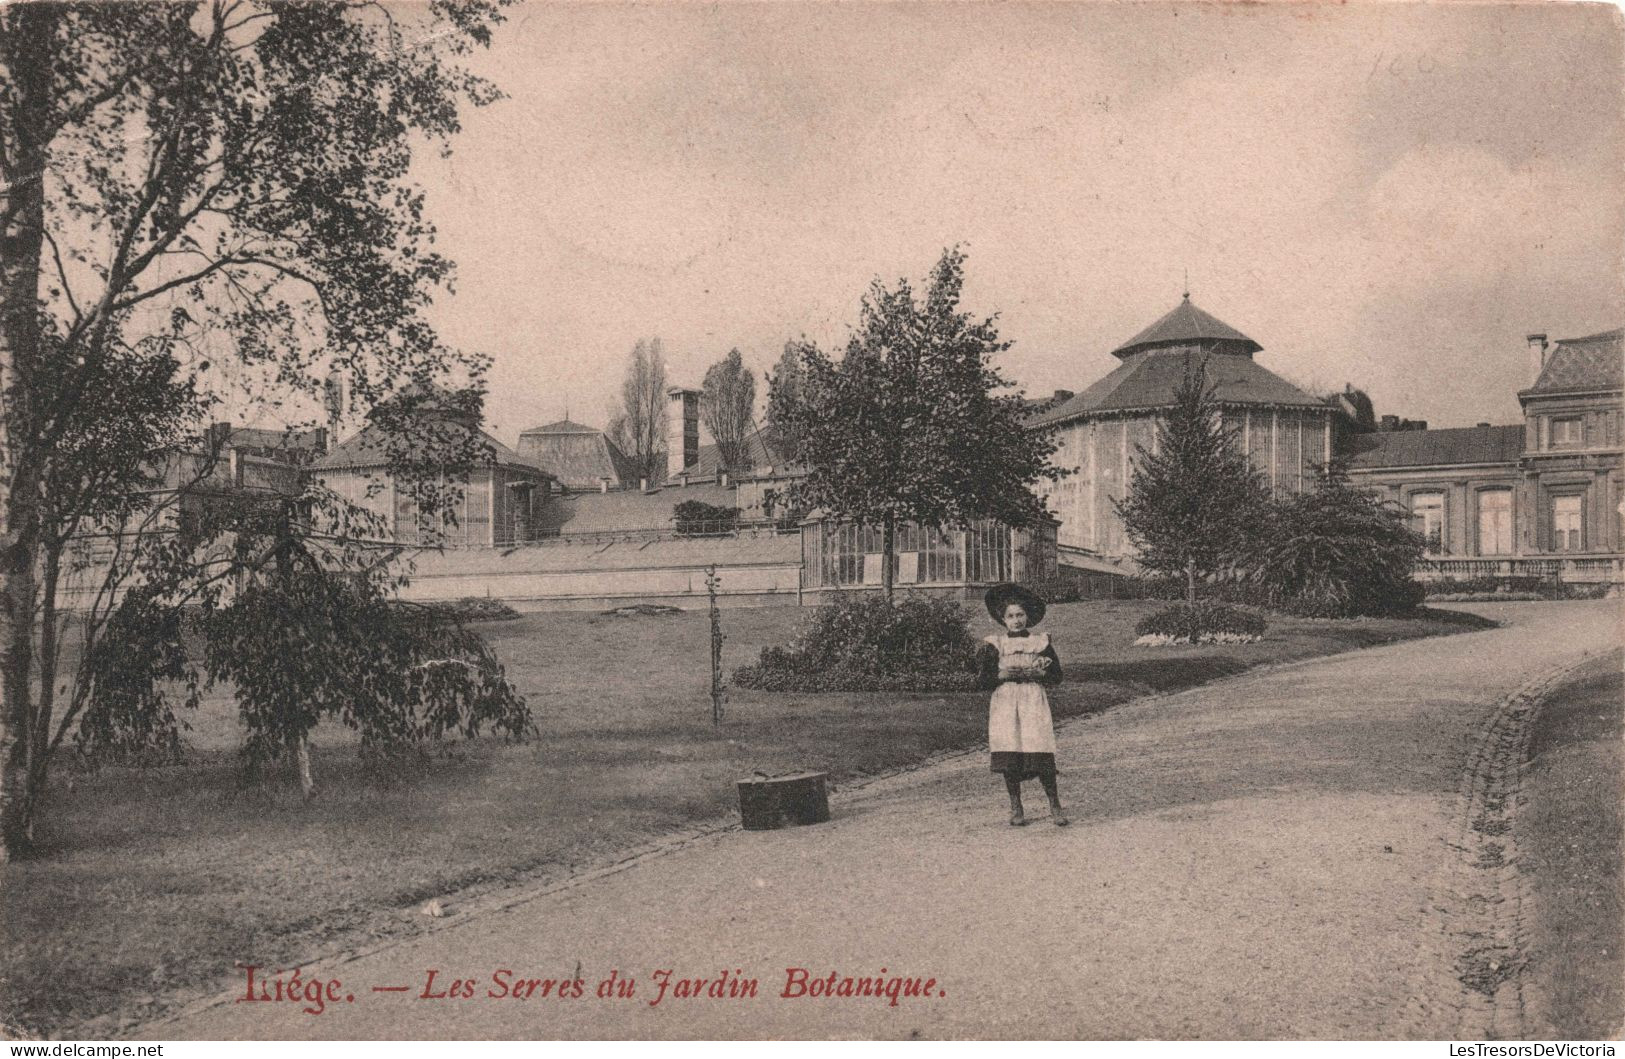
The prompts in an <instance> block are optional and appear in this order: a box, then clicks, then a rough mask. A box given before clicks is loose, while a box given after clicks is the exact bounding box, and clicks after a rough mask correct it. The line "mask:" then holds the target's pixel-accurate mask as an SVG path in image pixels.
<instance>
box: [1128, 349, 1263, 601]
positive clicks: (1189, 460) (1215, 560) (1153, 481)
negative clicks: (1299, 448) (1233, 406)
mask: <svg viewBox="0 0 1625 1059" xmlns="http://www.w3.org/2000/svg"><path fill="white" fill-rule="evenodd" d="M1235 434H1236V432H1235V430H1234V429H1233V428H1231V427H1227V426H1226V425H1225V424H1224V421H1223V419H1222V417H1221V416H1220V414H1219V406H1218V403H1217V402H1216V401H1215V399H1214V395H1213V390H1212V388H1211V387H1210V386H1209V385H1208V382H1207V361H1206V360H1205V359H1199V358H1195V357H1192V358H1189V359H1187V361H1186V363H1185V374H1184V378H1183V379H1182V380H1181V382H1180V385H1179V389H1178V391H1177V392H1176V394H1175V398H1174V406H1173V407H1172V408H1171V409H1169V410H1168V411H1167V412H1166V413H1165V414H1164V415H1163V416H1162V418H1161V419H1159V420H1158V422H1157V428H1156V441H1155V443H1154V444H1153V445H1152V447H1151V448H1150V449H1149V450H1147V449H1146V448H1145V446H1143V445H1137V446H1135V460H1134V471H1133V474H1132V476H1131V477H1130V480H1129V487H1128V494H1127V495H1126V496H1125V497H1124V498H1123V499H1121V500H1118V501H1115V504H1116V507H1117V513H1118V515H1119V516H1120V517H1121V518H1122V519H1123V527H1124V529H1125V530H1127V532H1128V536H1129V540H1131V541H1132V542H1133V543H1134V546H1135V548H1136V549H1138V554H1137V555H1136V556H1135V560H1136V561H1137V562H1138V563H1139V564H1140V565H1141V566H1142V567H1144V568H1145V569H1147V570H1151V571H1154V572H1156V573H1160V574H1173V575H1178V576H1182V577H1183V578H1184V579H1185V598H1186V600H1187V601H1188V602H1191V603H1194V602H1196V586H1197V582H1198V580H1199V579H1202V578H1205V577H1208V576H1211V575H1213V574H1215V573H1218V572H1219V571H1221V570H1223V569H1224V568H1226V567H1228V566H1232V565H1235V564H1236V563H1238V562H1241V561H1242V560H1244V559H1245V558H1246V557H1247V556H1248V554H1249V553H1250V551H1251V549H1252V547H1253V546H1254V544H1255V543H1256V542H1257V540H1258V539H1259V537H1260V536H1261V535H1262V534H1263V533H1264V532H1265V528H1266V527H1267V525H1268V524H1269V516H1270V506H1269V504H1270V493H1269V487H1268V486H1267V485H1266V484H1265V483H1264V481H1263V479H1262V478H1261V477H1260V476H1259V474H1258V472H1257V470H1255V469H1254V468H1253V466H1252V464H1251V463H1249V462H1248V460H1247V457H1246V455H1244V454H1243V452H1242V449H1241V446H1240V444H1238V443H1237V441H1236V436H1235Z"/></svg>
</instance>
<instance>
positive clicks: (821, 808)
mask: <svg viewBox="0 0 1625 1059" xmlns="http://www.w3.org/2000/svg"><path fill="white" fill-rule="evenodd" d="M827 779H829V773H827V772H797V773H795V774H794V775H791V776H768V775H767V774H765V773H761V772H758V773H757V774H756V777H755V778H754V779H748V780H740V781H739V816H740V818H741V819H743V820H744V822H745V830H747V831H770V830H772V829H773V828H776V827H797V826H800V825H802V824H821V823H823V822H824V821H825V820H828V819H829V794H828V792H827V791H826V790H825V789H824V781H825V780H827Z"/></svg>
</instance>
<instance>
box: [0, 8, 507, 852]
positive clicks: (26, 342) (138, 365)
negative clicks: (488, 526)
mask: <svg viewBox="0 0 1625 1059" xmlns="http://www.w3.org/2000/svg"><path fill="white" fill-rule="evenodd" d="M498 8H499V3H497V2H492V0H433V2H432V3H430V4H428V5H424V6H422V7H419V8H414V9H411V10H406V9H401V10H399V11H392V10H386V9H385V7H384V6H383V5H377V4H338V3H332V4H328V3H304V4H292V3H276V4H272V3H264V2H256V0H220V2H218V3H212V4H202V3H173V4H157V3H122V4H10V5H3V6H0V432H3V437H0V670H3V672H0V676H3V688H0V698H3V699H4V702H5V714H4V718H3V727H0V748H3V750H4V754H5V757H4V760H3V761H0V770H3V772H0V839H3V842H0V857H3V856H5V855H9V854H10V853H11V852H13V851H15V850H18V849H20V848H22V847H24V846H26V845H27V844H28V842H29V840H30V836H31V834H32V829H33V824H34V812H35V807H36V806H37V805H38V804H39V793H40V791H41V790H43V786H44V782H45V775H46V771H47V763H48V761H49V759H50V757H51V754H52V753H53V752H54V750H55V748H56V746H57V745H58V743H60V741H61V735H62V733H63V732H65V731H66V730H67V728H66V722H67V721H68V719H69V718H68V715H69V714H70V713H72V712H73V710H75V709H77V708H79V707H80V706H82V705H83V704H84V702H85V701H86V700H85V694H84V693H82V692H80V691H78V690H70V691H68V692H67V694H68V697H69V700H70V701H69V702H68V704H67V705H66V706H65V707H64V708H63V709H61V711H60V712H54V709H55V704H54V703H53V697H54V696H55V695H56V694H57V689H58V688H59V687H60V686H61V685H62V684H63V681H62V680H61V679H60V677H59V674H56V673H55V672H54V671H53V667H55V666H56V664H57V663H56V659H57V657H58V655H59V653H60V634H61V632H62V625H63V623H64V622H65V621H66V619H65V618H64V617H62V616H61V615H59V614H58V613H57V610H56V606H57V601H56V598H55V595H56V593H57V591H58V588H59V585H58V583H57V582H56V580H55V578H56V577H57V575H59V574H62V573H64V571H65V570H67V568H68V567H70V566H71V567H73V572H75V573H76V574H77V575H78V576H81V577H87V578H101V581H100V583H99V584H97V585H92V586H91V590H92V591H91V595H92V596H94V597H95V600H96V602H95V603H94V605H93V607H92V610H91V612H90V613H89V614H88V615H87V616H85V617H83V618H76V619H75V620H76V621H77V622H78V630H77V632H78V637H79V641H80V643H81V645H82V650H81V658H82V659H83V660H85V664H87V665H88V664H90V663H91V660H93V659H97V658H103V657H105V656H102V655H99V654H98V653H97V651H96V646H95V641H96V639H97V637H98V636H99V635H100V631H101V628H102V626H103V625H104V624H105V623H108V622H113V625H114V631H115V633H116V634H118V635H119V636H120V637H123V636H124V634H126V633H129V632H131V631H132V628H131V624H132V621H131V618H130V615H131V614H133V613H134V612H126V611H122V610H120V608H121V607H122V606H123V604H121V603H115V602H114V601H117V600H119V599H121V598H122V599H127V598H129V597H128V596H127V594H126V593H127V590H128V589H129V588H130V587H131V586H132V585H135V584H139V583H145V581H146V579H148V578H149V577H150V576H156V581H157V582H161V583H163V584H164V585H165V586H166V589H165V591H164V592H159V591H151V592H149V593H148V594H147V597H146V600H147V602H146V604H145V605H146V606H148V607H156V608H159V609H162V608H164V607H167V606H174V605H178V604H177V603H176V602H175V600H176V599H179V598H182V597H188V598H195V593H194V592H190V590H185V591H183V590H182V588H183V586H182V584H181V582H182V581H184V580H186V579H187V578H188V577H190V578H191V579H192V580H193V581H197V582H200V583H207V584H215V583H217V582H216V581H215V579H216V578H217V577H218V576H219V575H220V573H221V571H219V570H218V569H216V568H215V567H214V565H212V564H210V563H199V562H192V563H191V564H190V573H189V574H187V573H185V571H186V570H187V567H188V562H187V561H186V560H188V559H195V558H196V555H197V553H198V552H199V549H202V548H206V547H207V546H209V544H210V542H209V541H208V539H207V538H205V537H203V536H202V535H200V534H197V533H194V532H192V531H191V530H190V528H189V529H188V533H187V534H184V535H182V538H185V539H179V540H177V538H176V536H175V535H173V534H168V532H167V530H165V529H164V528H163V527H164V526H165V525H166V523H169V522H172V521H173V520H174V515H175V505H176V503H177V498H181V497H187V496H190V495H193V490H192V488H191V487H193V486H198V485H199V484H200V483H202V482H203V481H205V480H206V479H208V478H209V477H210V476H211V475H212V473H213V467H212V466H211V461H212V457H213V456H217V455H218V451H217V450H216V451H214V452H203V453H201V457H200V458H199V454H198V453H197V452H196V451H195V450H194V451H193V452H191V453H185V454H184V456H185V458H184V459H179V460H173V461H165V460H162V459H159V458H157V456H156V453H157V452H158V451H160V450H162V449H165V448H171V447H173V446H175V445H176V444H177V440H176V439H178V438H180V437H185V436H188V435H190V436H196V435H197V434H199V433H201V431H200V427H201V425H202V424H201V416H202V413H203V410H204V409H205V408H206V407H207V405H208V401H209V399H211V398H214V397H222V398H225V397H230V398H233V399H236V400H243V401H252V400H256V399H269V401H270V403H271V404H272V405H273V406H274V407H276V408H278V409H280V410H281V411H282V414H284V415H293V416H295V417H297V416H298V415H299V414H300V413H299V411H298V409H299V408H301V407H304V408H309V409H313V408H316V407H319V406H320V397H321V394H322V387H323V379H324V378H326V377H329V376H332V375H334V374H337V375H339V376H342V378H343V380H344V381H345V382H346V383H347V384H348V385H347V386H346V387H344V389H345V390H346V392H347V393H348V394H349V400H350V401H351V402H352V404H353V405H354V407H357V408H364V407H370V406H373V405H377V404H379V403H380V402H382V401H383V400H384V398H386V397H387V396H388V395H390V394H396V393H399V392H400V391H402V389H403V387H404V386H405V384H406V383H408V382H411V383H415V384H417V385H418V386H420V387H431V386H434V385H438V384H441V383H444V382H447V381H452V382H455V383H456V384H457V385H459V386H464V387H466V388H468V389H469V390H470V391H471V392H477V390H478V388H479V380H480V378H481V377H482V376H483V373H484V371H485V368H486V362H485V360H484V359H483V358H480V357H475V356H468V355H464V354H462V353H459V352H457V351H455V350H451V349H449V348H447V347H446V346H445V345H444V344H443V343H442V342H441V341H440V339H439V337H438V335H437V334H436V332H435V330H434V328H433V327H432V326H431V325H430V323H429V322H428V319H427V316H426V312H425V311H426V309H427V307H428V305H429V304H430V301H431V299H432V296H433V294H434V292H435V291H436V290H437V289H439V288H443V287H447V286H449V284H450V280H451V263H450V262H449V261H447V260H446V259H445V258H444V257H443V256H442V255H440V254H439V253H437V252H436V251H435V249H434V246H433V243H434V235H435V233H434V229H433V227H432V225H431V224H430V223H429V222H428V221H427V220H426V218H425V216H424V196H423V193H422V191H421V190H420V189H419V188H417V187H416V186H415V185H414V184H413V183H412V182H411V179H410V170H411V161H412V152H413V149H414V147H415V146H417V145H419V144H425V143H427V144H431V145H435V146H439V147H441V148H442V149H444V147H445V144H446V143H447V142H448V141H449V139H450V137H451V136H453V135H454V134H455V133H456V132H457V131H458V128H459V115H460V111H461V108H462V107H463V106H464V105H465V104H470V103H471V104H474V105H482V104H485V103H489V102H491V101H492V100H494V99H496V98H497V95H498V94H497V92H496V91H495V89H494V88H493V87H492V86H491V85H490V84H489V83H487V82H485V81H483V80H482V79H480V78H478V77H475V76H472V75H471V74H469V73H468V72H467V71H466V70H465V69H464V68H463V67H462V66H461V63H462V61H463V59H464V58H465V57H467V56H468V55H469V54H470V53H471V52H472V51H474V50H475V49H478V48H481V47H484V46H485V45H487V44H488V43H489V41H490V38H491V31H492V28H493V26H494V25H495V24H496V23H498V22H500V21H501V16H500V12H499V10H498ZM136 393H139V394H140V397H139V398H138V399H136V400H135V401H134V402H133V403H134V404H135V405H137V406H139V410H138V412H137V414H136V418H138V419H139V420H140V423H139V424H137V429H127V428H126V425H125V424H119V423H115V422H114V420H117V419H118V418H119V417H117V416H108V415H107V414H106V412H107V409H108V407H109V406H110V405H112V406H114V407H118V408H119V409H120V411H121V412H122V411H123V409H124V407H125V403H126V395H130V394H136ZM98 395H103V396H98ZM105 395H112V398H111V399H109V398H108V397H107V396H105ZM389 411H390V409H386V413H387V412H389ZM382 420H383V421H384V429H385V433H386V435H389V446H390V455H391V457H394V456H395V455H396V454H397V449H398V448H403V449H406V450H412V451H416V450H417V449H418V448H420V447H421V443H422V442H421V439H416V440H412V441H398V439H397V438H396V437H395V433H396V432H394V431H391V430H390V429H389V428H390V425H391V424H390V423H389V416H388V415H387V414H386V415H384V416H383V417H382ZM398 425H400V426H401V428H402V431H404V432H408V433H410V432H411V431H414V430H416V429H417V427H416V425H413V424H407V423H404V422H401V423H400V424H398ZM108 431H112V432H114V433H119V435H120V436H119V437H116V438H110V437H109V436H108V434H107V432H108ZM460 440H461V441H462V442H464V443H468V442H470V441H472V440H474V439H472V438H471V437H470V436H469V435H467V434H466V433H465V434H464V435H463V436H462V438H461V439H460ZM166 463H167V465H166ZM177 463H178V464H180V466H176V464H177ZM159 473H162V475H163V477H164V480H165V485H166V486H169V488H166V489H163V490H158V491H153V490H151V489H143V488H140V487H139V484H138V479H139V478H141V477H142V476H143V475H148V474H159ZM87 496H94V497H101V498H109V497H117V498H118V499H116V500H107V501H106V504H105V506H103V507H100V508H98V507H97V504H98V503H102V501H87V500H86V499H85V498H86V497H87ZM87 520H88V521H89V522H92V523H95V528H96V529H97V530H98V531H99V532H103V533H107V534H111V536H108V537H103V538H101V539H103V540H107V541H110V544H109V545H108V547H109V549H110V550H111V551H112V553H113V556H112V559H111V560H110V565H109V563H107V562H102V560H100V559H98V560H97V563H91V562H89V561H84V560H82V557H81V558H75V557H74V556H72V555H71V554H69V550H65V549H66V548H67V546H66V544H65V543H63V542H65V541H67V540H68V539H69V538H71V537H72V536H73V534H74V532H75V530H76V529H79V528H83V526H84V525H85V524H86V521H87ZM53 549H55V555H54V557H53ZM219 549H220V552H221V554H225V555H228V556H235V557H236V558H239V559H240V558H243V556H241V555H240V554H239V553H237V552H236V551H235V550H234V549H233V546H232V545H231V544H230V542H229V539H222V540H221V541H220V542H219ZM97 564H100V565H97ZM194 587H195V586H194ZM132 606H133V604H132ZM115 613H119V614H121V617H120V618H118V619H117V620H116V621H114V619H113V615H114V614H115ZM160 624H162V623H160ZM36 667H37V668H36ZM79 675H80V676H81V677H83V678H85V679H88V680H90V681H91V683H92V685H94V686H96V687H102V688H108V689H109V690H110V692H111V689H112V681H111V677H112V674H111V673H110V672H105V671H104V672H101V673H100V674H98V673H95V672H91V671H88V670H85V669H83V668H81V669H80V671H79ZM76 679H77V678H76Z"/></svg>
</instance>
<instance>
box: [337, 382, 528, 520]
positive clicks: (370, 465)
mask: <svg viewBox="0 0 1625 1059" xmlns="http://www.w3.org/2000/svg"><path fill="white" fill-rule="evenodd" d="M414 414H415V415H419V416H422V417H424V418H425V419H426V420H428V421H429V422H428V423H426V425H425V430H424V436H431V435H438V436H439V437H441V438H442V439H443V440H445V441H447V442H449V443H455V444H458V445H461V444H463V443H466V442H468V441H470V440H472V441H474V442H476V443H477V444H478V446H479V447H480V448H481V449H482V450H483V452H484V454H485V455H484V458H483V459H481V460H479V461H478V462H477V463H476V464H475V466H473V467H472V468H469V469H467V470H466V472H465V471H463V470H458V471H442V472H441V478H440V480H439V481H437V482H435V483H433V486H434V488H436V489H439V488H442V487H445V488H446V489H447V491H448V492H457V493H459V494H460V495H458V496H457V497H456V499H455V501H454V503H453V504H452V505H451V509H450V510H449V511H442V512H441V513H440V515H439V517H437V518H434V519H432V520H431V519H428V518H425V517H424V516H423V514H422V513H421V512H420V511H419V510H418V508H419V503H418V497H417V492H416V489H415V487H414V486H413V485H412V484H411V483H409V482H407V481H404V480H401V479H400V477H399V476H398V475H397V474H394V473H391V471H390V467H391V465H392V464H393V463H396V461H398V460H400V459H401V456H402V454H401V453H398V452H392V451H391V445H390V438H389V437H388V435H386V434H385V433H384V431H383V429H382V428H380V427H379V426H378V425H377V423H369V424H368V425H367V426H366V428H365V429H363V430H362V431H361V432H360V433H358V434H355V435H353V436H351V437H349V438H346V439H345V440H344V441H343V442H341V443H340V444H339V445H338V446H337V447H335V448H334V449H333V450H332V451H331V452H329V453H327V454H326V455H325V456H323V457H321V458H320V459H318V460H316V461H315V462H314V463H313V464H311V468H310V472H311V474H312V475H313V476H314V477H315V478H317V479H318V480H320V481H321V482H322V483H323V484H324V485H326V486H327V487H328V488H329V489H332V490H333V491H334V492H335V493H338V494H339V495H340V496H342V497H344V498H345V499H346V500H348V501H350V502H351V503H353V504H355V505H357V506H359V507H362V508H365V509H367V510H369V511H372V512H373V513H374V514H376V515H377V516H379V517H380V518H381V519H382V520H383V524H384V526H385V527H386V528H385V536H386V537H387V538H388V539H390V540H393V541H396V542H400V543H407V544H424V545H430V546H436V547H448V548H480V547H486V548H489V547H494V546H496V545H501V544H514V543H519V542H523V541H527V540H530V539H531V538H532V537H533V536H534V535H535V531H534V527H535V526H536V524H537V522H538V521H539V519H540V516H541V513H542V510H543V508H544V506H545V505H546V503H547V499H548V497H549V495H550V494H552V493H554V492H556V491H557V485H556V479H555V478H554V476H553V475H551V474H549V473H548V472H546V471H545V470H543V469H542V468H541V467H539V466H537V465H536V464H535V463H532V462H531V461H530V460H527V459H525V458H524V457H523V456H520V455H519V454H518V453H516V452H514V451H513V450H512V449H510V448H508V446H506V445H504V444H503V443H502V442H500V441H498V440H497V439H496V438H493V437H492V436H491V435H489V434H487V433H485V432H484V431H483V430H481V429H480V423H479V421H478V419H477V418H476V417H474V416H473V415H471V414H469V413H468V412H466V411H465V410H463V409H461V408H459V407H457V406H456V405H455V404H453V403H452V402H449V401H439V400H428V401H425V402H423V403H422V404H421V405H420V407H419V408H418V409H417V411H415V412H414ZM405 455H406V457H407V459H408V460H411V461H412V462H420V458H419V457H414V456H413V454H412V453H411V452H410V451H409V452H408V453H406V454H405ZM397 465H398V464H397Z"/></svg>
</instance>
